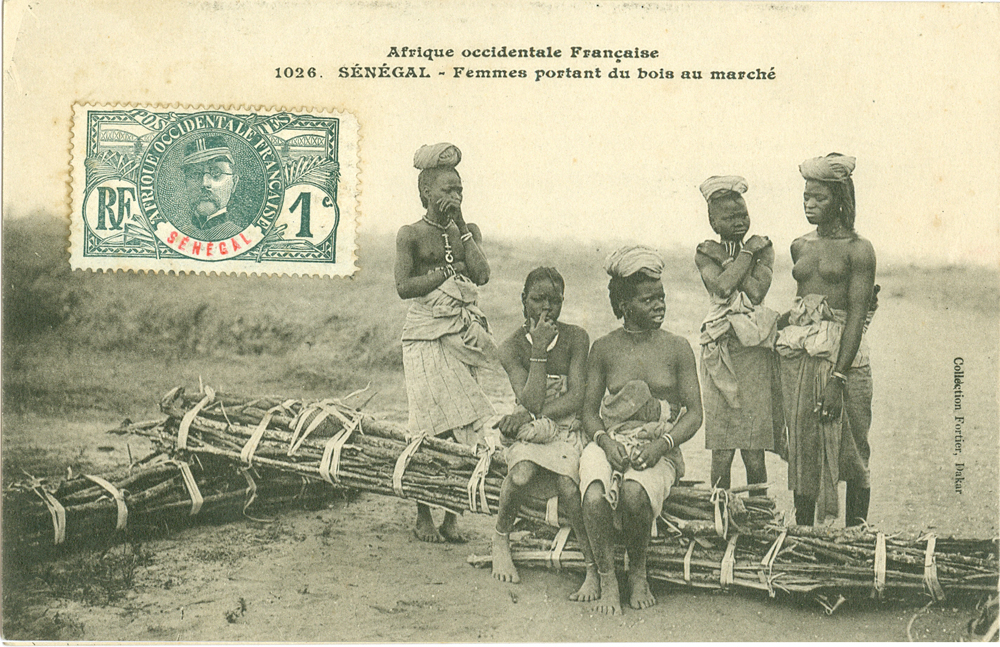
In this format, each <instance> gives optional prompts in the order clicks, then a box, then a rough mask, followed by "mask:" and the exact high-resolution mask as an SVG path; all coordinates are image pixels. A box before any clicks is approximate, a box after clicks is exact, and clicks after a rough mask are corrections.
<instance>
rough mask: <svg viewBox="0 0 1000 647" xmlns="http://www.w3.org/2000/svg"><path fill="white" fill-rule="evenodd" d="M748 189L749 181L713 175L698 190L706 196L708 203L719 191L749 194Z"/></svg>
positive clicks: (729, 176) (736, 177)
mask: <svg viewBox="0 0 1000 647" xmlns="http://www.w3.org/2000/svg"><path fill="white" fill-rule="evenodd" d="M748 188H749V187H748V186H747V181H746V180H744V179H743V178H741V177H740V176H739V175H713V176H712V177H710V178H708V179H707V180H705V181H704V182H702V183H701V186H699V187H698V190H699V191H701V194H702V195H703V196H705V201H706V202H707V201H708V200H710V199H711V198H712V196H713V195H715V193H717V192H718V191H726V192H730V193H740V194H743V193H746V192H747V189H748Z"/></svg>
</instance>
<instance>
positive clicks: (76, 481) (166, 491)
mask: <svg viewBox="0 0 1000 647" xmlns="http://www.w3.org/2000/svg"><path fill="white" fill-rule="evenodd" d="M342 495H343V490H341V491H340V492H338V490H336V489H334V488H330V487H329V486H328V485H326V484H325V483H316V482H315V481H313V480H311V479H304V478H302V477H300V476H296V475H294V474H290V473H288V472H284V471H278V470H271V469H267V468H251V469H248V468H241V467H240V466H238V465H235V464H234V463H232V462H231V461H224V460H219V459H217V458H213V457H211V456H205V457H200V458H199V457H191V456H182V455H170V454H165V453H156V454H153V455H150V456H148V457H146V458H145V459H143V460H141V461H138V462H137V463H135V464H133V465H130V466H128V467H127V468H124V469H121V470H118V471H115V472H110V473H104V474H99V475H84V474H77V475H73V474H72V472H71V471H69V473H67V475H66V476H65V477H63V478H54V479H53V478H47V479H41V478H35V477H32V476H28V475H26V478H24V479H22V480H20V481H17V482H15V483H13V484H11V485H9V486H8V487H6V488H5V489H4V493H3V534H4V544H3V546H4V551H5V552H6V553H8V554H16V555H19V556H22V557H23V556H27V555H29V554H34V555H36V556H40V555H42V554H45V553H48V552H51V551H50V548H52V547H65V546H74V547H78V546H83V545H96V544H98V543H101V542H108V541H114V540H117V539H121V538H122V537H124V536H125V533H131V535H130V536H132V537H137V536H144V535H145V534H147V532H148V531H152V530H155V529H157V528H160V529H162V528H176V527H179V526H181V525H185V524H189V523H191V522H200V521H204V520H221V519H226V518H233V517H238V516H241V515H242V516H245V517H248V518H250V519H259V516H258V515H268V514H273V512H274V511H275V510H278V509H287V508H288V507H290V506H304V507H310V508H312V507H319V506H321V505H323V504H324V503H326V502H327V501H329V500H331V499H332V498H334V497H335V496H342Z"/></svg>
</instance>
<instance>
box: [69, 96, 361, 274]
mask: <svg viewBox="0 0 1000 647" xmlns="http://www.w3.org/2000/svg"><path fill="white" fill-rule="evenodd" d="M357 173H358V122H357V119H356V118H355V117H354V116H353V115H351V114H350V113H347V112H305V111H284V110H253V109H236V110H226V109H216V108H184V109H176V110H171V109H163V108H157V107H152V106H150V107H143V106H93V105H79V104H77V105H74V107H73V141H72V175H71V206H72V211H71V214H70V218H71V220H70V262H71V264H72V266H73V268H74V269H93V270H112V271H113V270H119V269H121V270H137V271H138V270H144V271H152V272H158V271H164V272H167V271H174V272H177V273H198V272H206V273H210V272H216V273H218V274H239V273H244V272H245V273H247V274H258V275H267V274H274V275H281V274H288V275H296V274H297V275H300V276H346V275H351V274H353V273H354V272H355V270H356V269H357V268H356V265H355V258H356V254H355V252H356V248H357V241H356V228H357V199H358V195H357V193H358V184H357Z"/></svg>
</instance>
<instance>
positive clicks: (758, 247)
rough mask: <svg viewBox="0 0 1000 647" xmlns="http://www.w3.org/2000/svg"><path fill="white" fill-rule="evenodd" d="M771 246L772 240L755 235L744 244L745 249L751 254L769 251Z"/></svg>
mask: <svg viewBox="0 0 1000 647" xmlns="http://www.w3.org/2000/svg"><path fill="white" fill-rule="evenodd" d="M770 246H771V239H770V238H768V237H767V236H758V235H757V234H754V235H753V236H751V237H750V238H749V239H747V242H746V243H744V244H743V248H744V249H746V250H747V251H748V252H750V253H751V254H757V253H758V252H760V251H762V250H764V249H767V248H768V247H770Z"/></svg>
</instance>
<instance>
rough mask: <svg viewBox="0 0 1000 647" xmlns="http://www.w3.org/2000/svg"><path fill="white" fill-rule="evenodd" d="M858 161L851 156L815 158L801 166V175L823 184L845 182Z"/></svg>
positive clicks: (831, 154) (835, 154)
mask: <svg viewBox="0 0 1000 647" xmlns="http://www.w3.org/2000/svg"><path fill="white" fill-rule="evenodd" d="M856 164H857V159H855V158H853V157H851V156H849V155H839V154H837V153H830V154H829V155H827V156H826V157H814V158H812V159H807V160H806V161H804V162H802V163H801V164H799V173H801V174H802V177H804V178H805V179H807V180H819V181H821V182H844V181H846V180H847V179H848V178H849V177H851V173H853V172H854V166H855V165H856Z"/></svg>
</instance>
